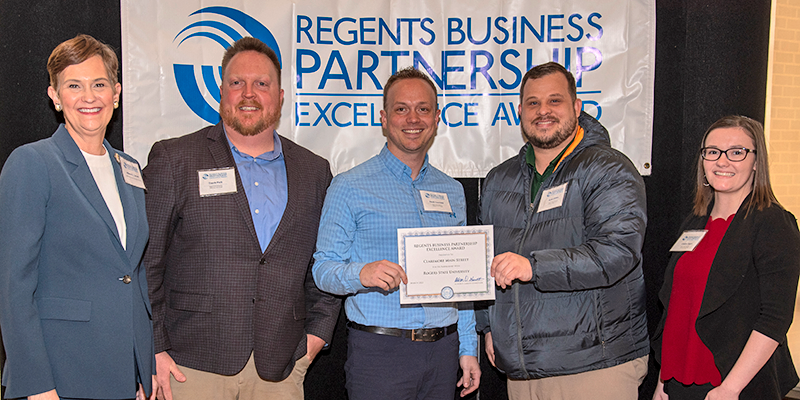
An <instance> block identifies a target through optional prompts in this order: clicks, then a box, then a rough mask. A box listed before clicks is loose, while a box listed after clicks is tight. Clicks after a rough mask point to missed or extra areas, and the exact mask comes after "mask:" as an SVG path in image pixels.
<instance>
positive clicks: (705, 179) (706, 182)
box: [703, 175, 711, 187]
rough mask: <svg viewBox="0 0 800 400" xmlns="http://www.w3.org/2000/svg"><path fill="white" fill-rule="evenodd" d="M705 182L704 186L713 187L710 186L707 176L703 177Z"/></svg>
mask: <svg viewBox="0 0 800 400" xmlns="http://www.w3.org/2000/svg"><path fill="white" fill-rule="evenodd" d="M703 180H704V181H705V182H703V186H705V187H709V186H711V185H709V184H708V178H706V176H705V175H703Z"/></svg>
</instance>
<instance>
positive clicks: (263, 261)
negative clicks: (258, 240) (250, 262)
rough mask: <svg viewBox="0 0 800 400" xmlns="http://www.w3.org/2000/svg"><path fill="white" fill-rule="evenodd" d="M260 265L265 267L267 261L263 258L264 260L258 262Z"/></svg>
mask: <svg viewBox="0 0 800 400" xmlns="http://www.w3.org/2000/svg"><path fill="white" fill-rule="evenodd" d="M258 263H259V264H261V265H264V264H266V263H267V260H266V259H263V258H262V259H260V260H258Z"/></svg>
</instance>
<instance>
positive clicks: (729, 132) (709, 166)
mask: <svg viewBox="0 0 800 400" xmlns="http://www.w3.org/2000/svg"><path fill="white" fill-rule="evenodd" d="M703 146H704V147H712V148H715V149H719V150H728V149H733V148H743V147H744V148H747V149H754V148H755V143H754V142H753V139H752V138H751V137H750V136H749V135H748V134H747V133H746V132H745V131H744V129H742V128H738V127H735V128H717V129H714V130H713V131H711V132H709V133H708V136H706V141H705V143H704V144H703ZM756 156H757V154H753V153H748V154H747V157H745V159H744V160H742V161H739V162H732V161H730V160H729V159H728V157H727V156H726V155H725V154H721V156H720V158H719V159H718V160H716V161H708V160H705V159H704V160H703V172H705V176H706V179H707V180H708V184H709V185H710V186H711V187H712V188H713V189H714V198H715V199H716V201H717V202H719V201H720V200H728V199H732V200H738V203H737V204H741V202H742V201H743V200H744V198H745V197H747V195H748V194H750V191H751V190H752V188H753V177H754V175H755V164H756Z"/></svg>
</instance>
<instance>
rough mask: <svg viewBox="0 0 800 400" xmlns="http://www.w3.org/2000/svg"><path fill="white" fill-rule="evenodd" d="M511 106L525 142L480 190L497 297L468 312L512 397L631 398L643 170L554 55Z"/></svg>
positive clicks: (637, 346)
mask: <svg viewBox="0 0 800 400" xmlns="http://www.w3.org/2000/svg"><path fill="white" fill-rule="evenodd" d="M519 115H520V125H521V127H522V132H523V134H524V136H525V138H526V139H527V141H528V143H526V144H525V146H523V147H522V149H521V150H520V153H519V155H517V156H515V157H512V158H511V159H509V160H506V161H505V162H504V163H502V164H501V165H499V166H497V167H496V168H494V169H493V170H492V171H491V172H489V174H488V175H487V177H486V181H485V183H484V187H483V193H482V196H481V214H480V216H481V222H482V223H484V224H491V225H494V235H495V236H494V243H495V254H497V256H495V258H494V260H493V262H492V275H493V276H494V277H495V279H496V283H497V286H498V287H497V293H496V295H497V300H496V301H495V303H494V304H493V305H491V306H490V307H489V309H488V310H486V311H484V312H482V313H481V312H478V313H476V314H478V315H477V318H478V329H479V330H481V331H482V332H483V333H484V334H485V335H486V351H487V355H488V358H489V360H490V361H492V363H493V364H494V365H495V366H497V367H498V368H499V369H500V370H502V371H503V372H505V373H506V374H507V376H508V379H509V381H508V392H509V397H510V398H511V399H512V400H515V399H548V400H550V399H589V398H591V399H614V400H619V399H636V398H638V386H639V384H640V383H641V382H642V380H643V379H644V377H645V375H646V374H647V357H648V354H649V348H648V346H649V343H648V338H647V320H646V315H645V287H644V279H643V275H642V265H641V264H642V257H641V249H642V242H643V241H644V231H645V224H646V218H647V216H646V210H645V189H644V182H643V180H642V178H641V176H640V175H639V173H638V172H637V170H636V168H635V167H634V166H633V164H632V163H631V162H630V160H629V159H628V158H627V157H625V155H623V154H622V153H621V152H619V151H617V150H615V149H613V148H611V145H610V143H609V136H608V132H607V131H606V129H605V128H604V127H603V126H602V125H600V123H599V122H598V121H597V120H595V119H594V118H592V117H591V116H589V115H588V114H586V113H583V112H581V100H580V99H577V96H576V87H575V80H574V78H573V77H572V75H571V74H570V73H569V72H568V71H567V70H566V69H564V68H563V67H562V66H561V65H559V64H556V63H547V64H543V65H540V66H537V67H535V68H533V69H531V70H530V71H528V73H527V74H526V75H525V77H524V78H523V80H522V84H521V90H520V106H519Z"/></svg>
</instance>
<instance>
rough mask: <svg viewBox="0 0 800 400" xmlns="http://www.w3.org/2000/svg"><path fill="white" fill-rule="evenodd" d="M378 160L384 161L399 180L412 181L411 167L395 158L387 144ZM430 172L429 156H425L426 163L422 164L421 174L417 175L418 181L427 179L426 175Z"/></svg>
mask: <svg viewBox="0 0 800 400" xmlns="http://www.w3.org/2000/svg"><path fill="white" fill-rule="evenodd" d="M378 159H379V160H381V161H383V165H385V166H386V169H388V170H389V172H391V173H392V175H394V176H395V177H397V179H404V177H406V176H407V177H408V179H411V167H409V166H408V165H406V164H405V163H403V162H402V161H400V159H399V158H397V157H395V155H394V154H392V152H391V151H389V146H388V145H387V144H384V145H383V149H381V152H380V153H379V154H378ZM427 170H428V155H427V154H426V155H425V161H424V162H423V163H422V168H420V170H419V174H418V175H417V180H420V179H422V178H424V177H425V173H426V172H427Z"/></svg>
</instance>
